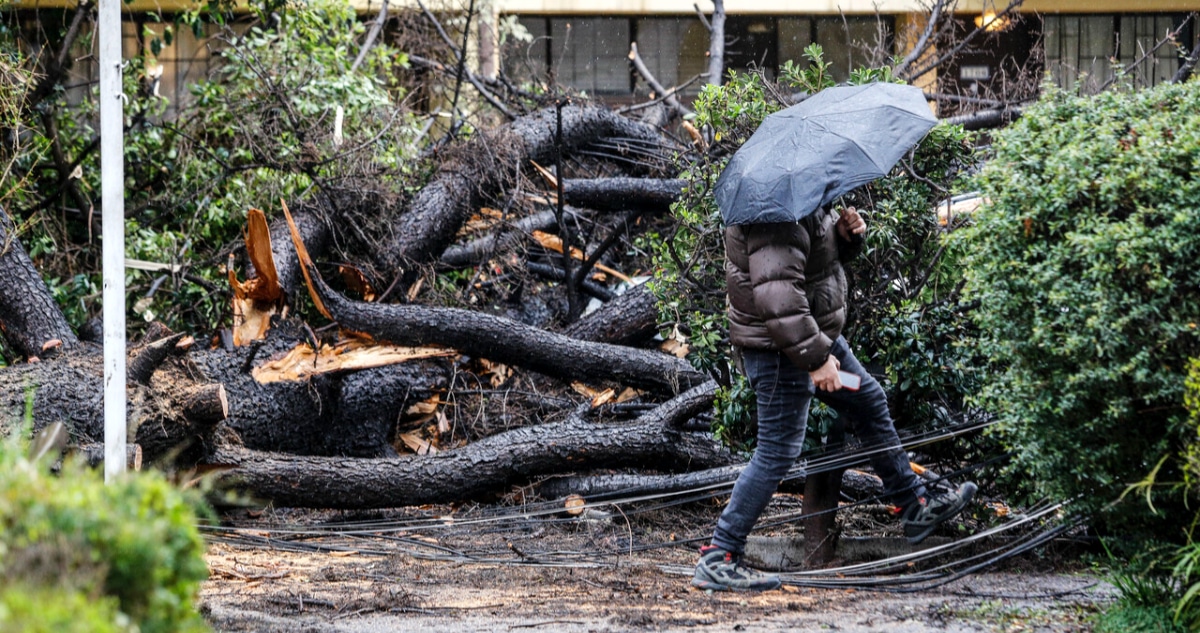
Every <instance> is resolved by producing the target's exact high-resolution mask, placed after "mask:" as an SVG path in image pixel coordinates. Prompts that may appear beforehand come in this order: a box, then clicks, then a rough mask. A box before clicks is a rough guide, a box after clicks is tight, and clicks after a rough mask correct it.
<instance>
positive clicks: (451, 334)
mask: <svg viewBox="0 0 1200 633" xmlns="http://www.w3.org/2000/svg"><path fill="white" fill-rule="evenodd" d="M310 275H311V276H312V278H313V285H314V290H315V292H316V293H317V296H318V298H319V300H320V302H321V303H323V304H324V306H325V307H326V308H327V309H328V311H329V314H330V317H331V318H332V319H333V320H335V321H337V322H338V323H339V324H340V325H341V326H342V327H344V328H347V329H349V330H353V331H356V332H366V333H368V334H370V335H372V336H373V337H375V338H376V339H382V340H386V341H390V342H392V343H396V344H398V345H430V344H438V345H445V346H448V347H452V348H454V349H456V350H458V351H460V352H462V353H464V354H467V355H469V356H473V357H477V358H486V359H488V360H491V361H495V362H501V363H504V364H506V365H515V366H518V367H525V368H528V369H532V370H534V371H536V372H539V373H542V374H546V375H548V376H554V377H558V378H562V379H564V380H578V381H584V382H594V381H597V380H612V381H615V382H618V383H621V384H623V385H630V386H634V387H639V388H645V389H653V390H655V391H658V392H666V393H678V392H680V391H682V390H684V389H687V388H689V387H692V386H694V385H698V384H700V383H702V382H704V381H705V377H704V376H703V374H701V373H699V372H697V371H696V370H695V369H693V368H692V367H691V365H689V364H688V363H687V362H686V361H684V360H683V359H680V358H675V357H674V356H669V355H666V354H662V353H658V352H653V351H648V350H639V349H632V348H628V347H620V346H617V345H608V344H605V343H592V342H589V341H581V340H578V339H574V338H571V337H569V336H564V335H562V334H555V333H553V332H547V331H545V330H542V329H539V328H536V327H532V326H528V325H525V324H523V323H521V322H519V321H514V320H512V319H506V318H503V317H498V316H494V315H490V314H486V313H482V312H473V311H470V310H461V309H457V308H431V307H426V306H417V305H383V304H378V303H363V302H360V301H352V300H350V299H347V298H346V297H344V296H342V295H341V294H339V293H336V292H334V291H333V290H332V289H331V288H329V286H327V285H326V284H325V282H324V281H322V280H321V278H320V276H318V275H317V271H316V269H315V268H312V269H310Z"/></svg>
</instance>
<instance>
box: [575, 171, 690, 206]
mask: <svg viewBox="0 0 1200 633" xmlns="http://www.w3.org/2000/svg"><path fill="white" fill-rule="evenodd" d="M562 185H563V200H564V202H566V203H568V204H572V205H575V206H577V207H584V208H588V209H596V210H598V211H625V210H628V209H655V210H665V209H667V207H670V206H671V203H673V202H675V201H676V200H678V199H679V195H680V193H682V192H683V189H684V187H685V186H686V182H685V181H683V180H681V179H678V178H566V179H563V183H562Z"/></svg>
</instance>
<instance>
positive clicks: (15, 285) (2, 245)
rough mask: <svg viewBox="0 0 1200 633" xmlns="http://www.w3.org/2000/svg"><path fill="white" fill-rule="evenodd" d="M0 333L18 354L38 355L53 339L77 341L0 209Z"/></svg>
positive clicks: (70, 343)
mask: <svg viewBox="0 0 1200 633" xmlns="http://www.w3.org/2000/svg"><path fill="white" fill-rule="evenodd" d="M0 334H2V335H3V336H4V340H5V341H7V342H8V345H9V346H10V347H11V348H12V350H13V351H15V352H16V353H17V354H19V355H21V356H23V357H26V358H30V357H34V356H41V355H42V354H43V351H44V349H43V348H44V346H46V345H47V344H51V342H52V341H54V340H56V339H57V340H59V341H61V342H62V345H61V347H62V348H63V349H70V348H72V347H75V345H77V344H78V343H79V340H78V339H77V338H76V337H75V333H74V332H73V331H72V330H71V326H70V325H68V324H67V319H66V317H64V316H63V313H62V311H61V310H59V309H58V305H57V304H56V303H55V302H54V298H53V297H52V296H51V295H50V289H49V288H47V287H46V283H45V282H44V281H42V278H41V276H40V275H38V272H37V269H35V268H34V267H33V262H32V261H30V259H29V254H28V253H26V252H25V249H24V248H23V247H22V246H21V242H20V240H18V239H17V235H16V227H15V226H14V224H13V221H12V219H11V218H9V217H8V214H7V213H5V212H4V210H3V209H0Z"/></svg>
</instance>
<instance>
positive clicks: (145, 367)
mask: <svg viewBox="0 0 1200 633" xmlns="http://www.w3.org/2000/svg"><path fill="white" fill-rule="evenodd" d="M183 339H184V335H183V334H182V333H179V334H172V335H169V336H167V337H165V338H160V339H158V340H156V341H154V342H153V343H149V344H147V345H143V346H142V347H140V348H137V349H134V350H133V351H131V352H130V353H129V359H128V361H126V364H127V366H128V370H127V374H126V378H127V380H128V381H129V382H136V383H139V384H143V385H148V384H150V377H151V376H153V375H154V370H156V369H158V366H159V365H161V364H162V362H163V361H164V360H166V359H167V356H169V355H170V354H171V352H172V351H174V350H175V347H176V345H178V344H179V343H180V342H181V341H183Z"/></svg>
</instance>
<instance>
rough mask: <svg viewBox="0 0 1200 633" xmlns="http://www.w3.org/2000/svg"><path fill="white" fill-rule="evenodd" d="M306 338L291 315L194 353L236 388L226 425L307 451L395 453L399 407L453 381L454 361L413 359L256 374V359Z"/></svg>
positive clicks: (281, 448)
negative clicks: (349, 368) (347, 369)
mask: <svg viewBox="0 0 1200 633" xmlns="http://www.w3.org/2000/svg"><path fill="white" fill-rule="evenodd" d="M305 340H306V337H305V334H304V332H303V329H302V327H301V326H300V325H299V324H297V323H295V322H292V321H283V322H280V323H279V324H277V325H276V326H275V327H273V328H271V330H270V331H269V332H268V334H267V337H266V339H264V340H263V341H261V342H257V344H253V345H248V346H245V347H241V348H237V349H235V350H234V351H233V352H226V351H224V350H205V351H202V352H198V353H194V354H192V355H191V356H190V358H191V362H192V363H194V366H195V368H196V370H197V371H198V372H199V373H200V374H202V375H204V376H206V377H207V378H208V379H209V380H212V381H216V382H219V383H221V384H223V385H224V386H225V388H226V390H227V391H228V392H229V419H228V420H227V421H226V423H225V425H226V426H228V428H230V429H232V430H233V431H234V432H236V433H237V435H238V436H239V437H240V438H241V442H242V443H243V444H244V445H245V446H246V447H247V448H251V449H255V450H264V451H278V452H283V453H295V454H300V455H349V456H354V457H380V456H387V455H392V454H394V451H393V449H392V447H391V444H390V442H389V436H390V434H391V432H392V429H393V428H394V426H395V422H396V417H397V415H398V414H399V412H401V411H403V410H404V409H405V408H407V406H408V405H409V404H411V403H412V402H415V401H417V400H423V399H425V398H428V397H430V396H431V395H432V394H433V392H434V391H435V390H440V389H443V388H445V386H446V384H447V379H446V374H447V372H446V368H445V366H444V364H442V363H439V362H436V361H409V362H406V363H400V364H398V365H388V366H386V367H377V368H373V369H367V370H362V371H359V372H351V373H346V374H343V375H328V374H324V375H317V376H314V377H312V378H310V379H308V380H303V381H295V382H292V381H283V382H270V383H266V384H262V383H259V382H258V381H257V380H255V379H254V377H253V376H252V375H251V370H252V369H253V367H254V366H255V365H259V364H262V363H264V362H266V361H268V360H270V359H272V358H276V357H279V356H282V355H283V354H285V353H287V352H288V351H290V350H291V349H292V348H294V347H295V346H296V345H298V344H301V343H303V342H304V341H305Z"/></svg>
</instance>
